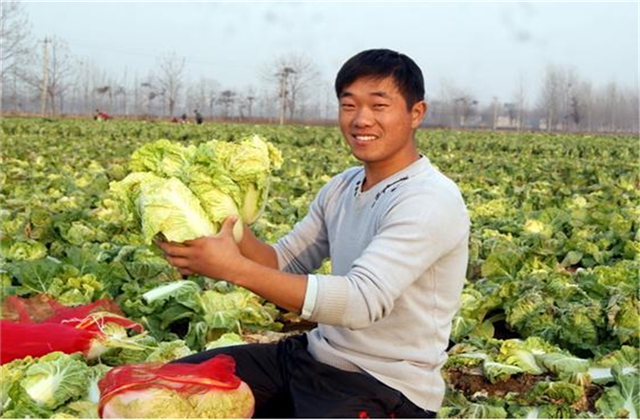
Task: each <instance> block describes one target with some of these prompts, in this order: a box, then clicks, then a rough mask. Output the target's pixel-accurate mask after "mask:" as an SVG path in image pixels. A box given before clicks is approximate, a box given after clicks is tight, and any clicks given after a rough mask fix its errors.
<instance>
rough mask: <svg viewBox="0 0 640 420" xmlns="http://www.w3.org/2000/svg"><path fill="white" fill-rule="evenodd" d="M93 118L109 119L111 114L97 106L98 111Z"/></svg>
mask: <svg viewBox="0 0 640 420" xmlns="http://www.w3.org/2000/svg"><path fill="white" fill-rule="evenodd" d="M93 119H94V120H96V121H106V120H108V119H109V114H107V113H106V112H102V111H100V110H99V109H97V108H96V112H95V113H94V114H93Z"/></svg>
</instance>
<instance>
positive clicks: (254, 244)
mask: <svg viewBox="0 0 640 420" xmlns="http://www.w3.org/2000/svg"><path fill="white" fill-rule="evenodd" d="M243 229H244V231H243V233H242V240H241V241H240V243H239V244H238V249H239V250H240V253H241V254H242V255H243V256H245V257H246V258H248V259H250V260H251V261H254V262H256V263H258V264H261V265H264V266H266V267H269V268H273V269H275V270H277V269H278V256H277V255H276V251H275V249H273V247H272V246H271V245H269V244H266V243H264V242H262V241H261V240H260V239H258V238H257V237H256V235H254V234H253V231H252V230H251V229H250V228H249V226H247V225H244V227H243Z"/></svg>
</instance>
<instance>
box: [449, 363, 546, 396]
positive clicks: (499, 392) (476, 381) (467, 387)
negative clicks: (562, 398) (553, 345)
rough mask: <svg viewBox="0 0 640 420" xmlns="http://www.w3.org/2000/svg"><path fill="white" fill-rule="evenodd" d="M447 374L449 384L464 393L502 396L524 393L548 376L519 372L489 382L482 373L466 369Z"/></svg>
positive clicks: (452, 370) (451, 370) (450, 371)
mask: <svg viewBox="0 0 640 420" xmlns="http://www.w3.org/2000/svg"><path fill="white" fill-rule="evenodd" d="M447 376H448V377H449V384H450V385H451V386H452V387H453V388H455V389H457V390H458V391H462V392H463V393H464V394H465V395H473V394H475V393H476V392H482V393H486V394H488V395H489V396H496V397H502V396H505V395H507V393H509V392H517V393H519V394H520V393H526V392H528V391H529V390H530V389H531V388H533V386H534V385H535V384H536V383H538V382H541V381H545V380H547V379H548V378H547V377H546V376H544V375H529V374H526V373H524V374H521V375H515V376H513V377H511V378H509V379H507V380H506V381H503V382H498V383H495V384H492V383H491V382H489V381H488V380H487V379H486V378H485V377H484V376H482V373H480V372H478V374H472V373H470V372H468V371H463V370H460V369H449V370H447Z"/></svg>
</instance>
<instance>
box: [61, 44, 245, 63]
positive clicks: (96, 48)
mask: <svg viewBox="0 0 640 420" xmlns="http://www.w3.org/2000/svg"><path fill="white" fill-rule="evenodd" d="M68 42H69V41H68ZM69 44H71V45H73V46H76V47H80V48H84V49H90V50H93V51H105V52H112V53H117V54H123V55H133V56H136V57H140V56H143V57H149V58H154V59H156V60H160V59H162V58H164V57H165V56H166V55H165V54H153V53H149V52H147V51H143V50H125V49H120V48H110V47H102V46H97V45H90V44H86V43H84V42H77V41H70V42H69ZM180 56H181V57H184V58H185V60H186V61H187V62H188V63H191V64H200V65H206V66H212V67H215V66H221V65H222V64H221V63H212V62H210V61H206V60H203V59H202V58H201V57H195V56H189V55H182V54H180ZM224 66H225V67H245V65H243V64H241V63H238V64H235V65H234V64H229V63H228V62H225V63H224Z"/></svg>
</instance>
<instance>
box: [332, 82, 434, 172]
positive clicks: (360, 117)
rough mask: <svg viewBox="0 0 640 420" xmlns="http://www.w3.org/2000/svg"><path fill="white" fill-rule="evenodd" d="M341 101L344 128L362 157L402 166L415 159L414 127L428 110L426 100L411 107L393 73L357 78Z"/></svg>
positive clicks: (383, 163) (341, 117)
mask: <svg viewBox="0 0 640 420" xmlns="http://www.w3.org/2000/svg"><path fill="white" fill-rule="evenodd" d="M339 101H340V111H339V121H340V130H341V131H342V135H343V136H344V137H345V139H346V140H347V143H348V144H349V147H350V148H351V152H352V153H353V155H354V156H355V157H356V158H357V159H358V160H360V161H362V162H364V163H365V164H382V165H383V166H396V165H397V166H398V167H399V168H401V167H404V166H405V165H407V164H409V163H411V162H412V161H413V159H415V156H416V155H417V151H416V150H415V145H414V144H413V130H415V129H416V128H417V127H418V126H419V125H420V122H421V121H422V118H423V117H424V114H425V112H426V104H425V102H424V101H420V102H418V103H416V104H415V105H413V107H412V108H411V109H407V104H406V102H405V99H404V98H403V97H402V94H401V93H400V91H399V90H398V87H397V86H396V83H395V81H394V80H393V78H392V77H386V78H384V79H375V78H371V77H366V78H360V79H357V80H356V81H355V82H353V83H352V84H350V85H348V86H347V87H345V89H344V90H343V91H342V93H341V95H340V98H339Z"/></svg>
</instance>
